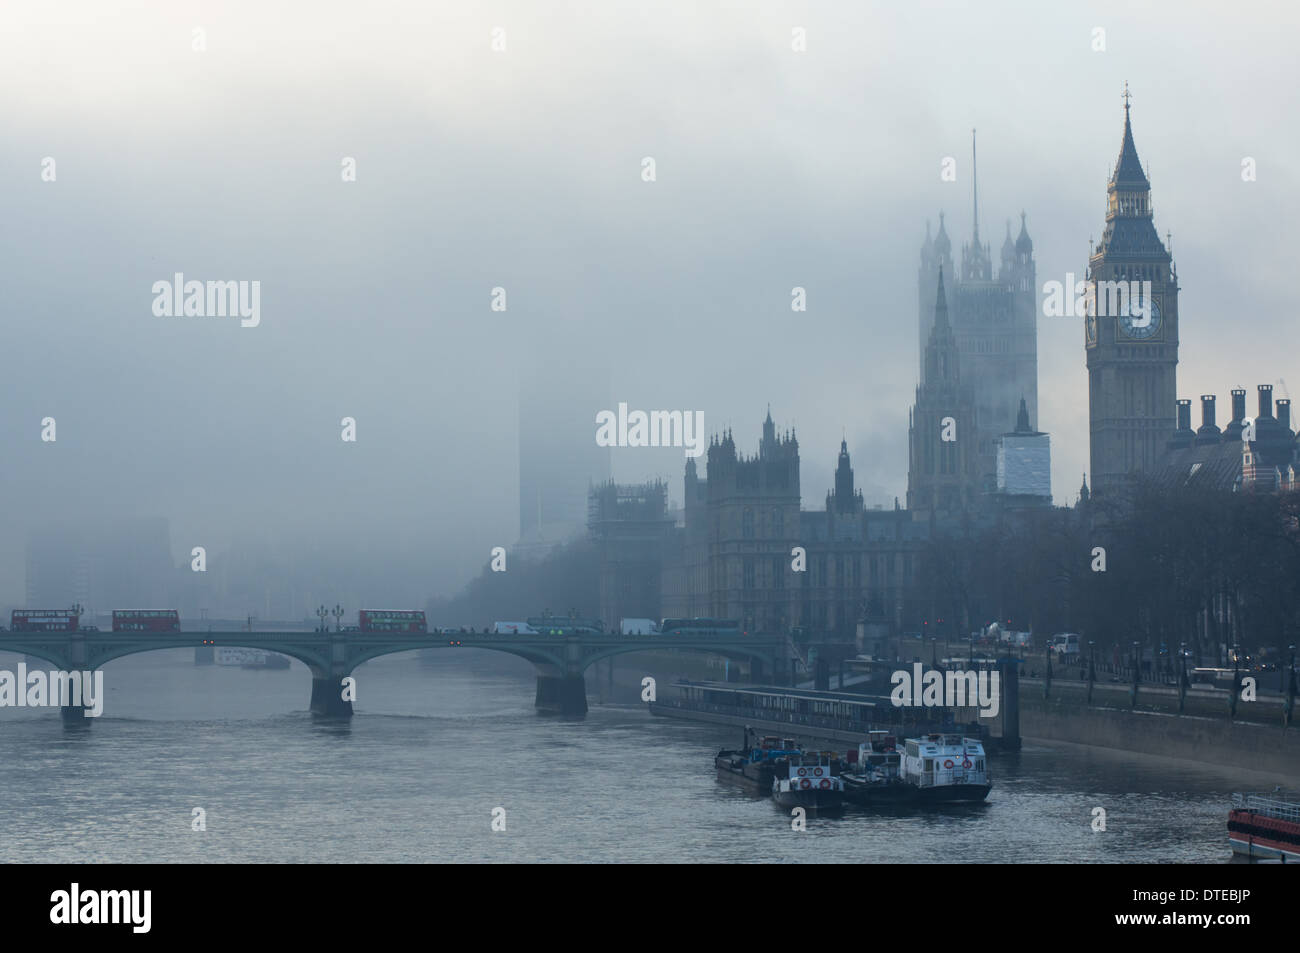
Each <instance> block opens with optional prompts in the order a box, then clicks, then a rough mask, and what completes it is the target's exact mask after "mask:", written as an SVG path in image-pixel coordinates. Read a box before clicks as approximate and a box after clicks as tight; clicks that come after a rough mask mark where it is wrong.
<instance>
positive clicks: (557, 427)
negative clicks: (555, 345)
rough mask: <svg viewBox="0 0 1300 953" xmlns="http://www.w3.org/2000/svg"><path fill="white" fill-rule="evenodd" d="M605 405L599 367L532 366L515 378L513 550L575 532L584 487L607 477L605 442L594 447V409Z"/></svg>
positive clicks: (543, 547) (539, 549)
mask: <svg viewBox="0 0 1300 953" xmlns="http://www.w3.org/2000/svg"><path fill="white" fill-rule="evenodd" d="M609 409H610V395H609V387H608V376H607V375H604V374H602V373H601V372H599V371H596V372H594V373H593V372H591V371H590V370H589V369H588V370H586V371H583V372H581V373H579V372H578V371H577V370H576V369H570V368H564V367H540V368H538V369H537V370H536V373H535V375H534V376H532V377H530V378H529V379H527V380H524V381H522V382H521V383H520V393H519V542H518V543H517V544H516V545H515V551H516V552H517V553H519V554H521V555H525V556H527V555H544V554H546V553H547V552H550V550H551V549H552V548H554V547H555V546H557V545H559V544H561V543H563V542H565V541H567V540H570V539H573V538H574V537H576V536H580V535H582V533H583V531H584V528H585V526H586V522H587V491H588V490H589V489H590V488H591V487H592V486H598V485H600V484H604V483H606V482H608V480H609V478H610V451H609V448H608V447H600V446H597V445H596V414H597V413H598V412H599V411H601V410H609Z"/></svg>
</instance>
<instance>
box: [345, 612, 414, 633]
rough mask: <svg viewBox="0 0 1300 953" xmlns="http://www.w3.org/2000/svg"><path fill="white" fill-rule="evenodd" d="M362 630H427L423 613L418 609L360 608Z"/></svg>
mask: <svg viewBox="0 0 1300 953" xmlns="http://www.w3.org/2000/svg"><path fill="white" fill-rule="evenodd" d="M360 616H361V631H362V632H428V631H429V626H428V623H427V622H425V619H424V613H423V612H421V611H419V610H418V609H362V610H361V613H360Z"/></svg>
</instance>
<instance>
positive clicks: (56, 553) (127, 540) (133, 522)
mask: <svg viewBox="0 0 1300 953" xmlns="http://www.w3.org/2000/svg"><path fill="white" fill-rule="evenodd" d="M172 573H173V567H172V557H171V535H170V530H169V527H168V522H167V520H166V519H163V518H161V517H157V518H138V519H122V520H116V521H113V522H110V523H100V524H94V523H91V524H84V525H67V524H63V525H48V526H43V527H40V528H39V529H35V530H32V531H31V533H30V534H29V535H28V540H27V591H26V601H27V606H28V607H29V608H56V609H61V608H64V607H66V606H70V605H71V604H72V603H74V602H77V603H80V604H81V605H82V606H84V607H85V608H86V610H87V612H88V613H94V612H101V613H102V612H109V611H111V610H112V609H129V608H140V609H148V608H170V606H169V605H168V599H169V595H170V592H169V590H170V585H169V582H170V578H171V576H172Z"/></svg>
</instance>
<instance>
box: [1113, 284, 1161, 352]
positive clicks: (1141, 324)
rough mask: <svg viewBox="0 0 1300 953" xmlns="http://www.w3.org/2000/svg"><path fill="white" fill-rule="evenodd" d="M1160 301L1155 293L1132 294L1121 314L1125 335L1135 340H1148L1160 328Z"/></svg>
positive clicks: (1121, 326)
mask: <svg viewBox="0 0 1300 953" xmlns="http://www.w3.org/2000/svg"><path fill="white" fill-rule="evenodd" d="M1160 320H1161V318H1160V301H1159V299H1157V298H1156V297H1155V296H1154V295H1150V296H1143V295H1140V294H1139V295H1131V296H1130V297H1129V299H1128V303H1127V304H1126V305H1125V306H1124V307H1123V309H1122V310H1121V311H1120V314H1119V326H1120V328H1121V330H1123V332H1124V336H1125V337H1127V338H1131V339H1132V340H1134V341H1146V340H1149V339H1150V338H1153V337H1155V336H1156V333H1157V332H1158V331H1159V330H1160Z"/></svg>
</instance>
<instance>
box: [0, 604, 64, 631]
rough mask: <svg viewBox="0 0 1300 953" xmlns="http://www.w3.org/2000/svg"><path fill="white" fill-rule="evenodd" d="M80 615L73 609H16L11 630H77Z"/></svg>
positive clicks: (10, 625) (10, 626) (11, 621)
mask: <svg viewBox="0 0 1300 953" xmlns="http://www.w3.org/2000/svg"><path fill="white" fill-rule="evenodd" d="M78 619H79V616H78V615H77V613H75V612H73V611H72V610H71V609H15V610H13V612H12V613H10V616H9V631H10V632H75V631H77V622H78Z"/></svg>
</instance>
